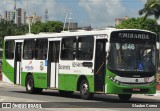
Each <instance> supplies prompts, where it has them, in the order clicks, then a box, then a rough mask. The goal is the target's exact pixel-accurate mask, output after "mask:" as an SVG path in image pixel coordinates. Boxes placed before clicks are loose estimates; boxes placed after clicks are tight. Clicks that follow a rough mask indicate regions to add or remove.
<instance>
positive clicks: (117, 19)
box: [115, 16, 128, 26]
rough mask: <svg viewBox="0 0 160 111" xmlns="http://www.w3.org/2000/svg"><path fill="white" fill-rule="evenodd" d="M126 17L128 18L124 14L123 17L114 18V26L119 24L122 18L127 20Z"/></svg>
mask: <svg viewBox="0 0 160 111" xmlns="http://www.w3.org/2000/svg"><path fill="white" fill-rule="evenodd" d="M127 19H128V16H125V17H124V18H116V19H115V26H116V25H119V24H121V23H122V21H123V20H127Z"/></svg>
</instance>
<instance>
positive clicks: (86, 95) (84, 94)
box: [80, 79, 93, 99]
mask: <svg viewBox="0 0 160 111" xmlns="http://www.w3.org/2000/svg"><path fill="white" fill-rule="evenodd" d="M80 96H81V98H82V99H90V98H91V97H92V96H93V94H92V93H90V92H89V84H88V81H87V80H86V79H84V80H83V81H82V82H81V85H80Z"/></svg>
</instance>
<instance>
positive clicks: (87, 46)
mask: <svg viewBox="0 0 160 111" xmlns="http://www.w3.org/2000/svg"><path fill="white" fill-rule="evenodd" d="M93 46H94V38H93V36H86V37H79V38H78V54H77V59H78V60H92V57H93Z"/></svg>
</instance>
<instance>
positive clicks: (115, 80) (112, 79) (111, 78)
mask: <svg viewBox="0 0 160 111" xmlns="http://www.w3.org/2000/svg"><path fill="white" fill-rule="evenodd" d="M108 78H109V79H110V80H111V81H113V82H114V83H116V84H118V85H120V84H121V81H119V80H117V79H115V78H114V77H111V76H108Z"/></svg>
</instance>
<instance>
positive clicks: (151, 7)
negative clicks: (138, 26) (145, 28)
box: [139, 0, 160, 20]
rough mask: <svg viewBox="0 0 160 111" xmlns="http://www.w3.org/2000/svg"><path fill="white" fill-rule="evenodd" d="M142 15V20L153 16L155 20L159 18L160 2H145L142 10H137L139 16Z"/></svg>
mask: <svg viewBox="0 0 160 111" xmlns="http://www.w3.org/2000/svg"><path fill="white" fill-rule="evenodd" d="M143 14H144V20H145V19H146V18H147V17H148V16H154V17H155V18H156V19H158V18H159V17H160V0H147V2H146V4H145V5H144V8H143V9H141V10H139V15H143Z"/></svg>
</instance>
